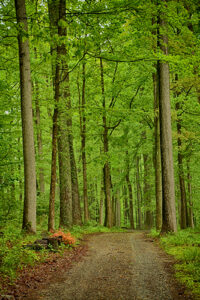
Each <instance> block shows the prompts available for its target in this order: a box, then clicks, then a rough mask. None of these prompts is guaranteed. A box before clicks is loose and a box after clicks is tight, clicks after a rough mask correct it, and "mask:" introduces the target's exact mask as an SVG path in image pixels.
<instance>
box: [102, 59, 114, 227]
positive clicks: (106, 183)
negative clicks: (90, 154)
mask: <svg viewBox="0 0 200 300" xmlns="http://www.w3.org/2000/svg"><path fill="white" fill-rule="evenodd" d="M100 70H101V90H102V100H103V109H104V111H103V128H104V132H103V145H104V154H105V156H106V162H105V164H104V193H105V206H106V215H105V222H106V226H107V227H108V228H111V227H112V199H111V181H110V164H109V161H108V157H107V156H108V127H107V120H106V102H105V90H104V73H103V61H102V59H101V58H100Z"/></svg>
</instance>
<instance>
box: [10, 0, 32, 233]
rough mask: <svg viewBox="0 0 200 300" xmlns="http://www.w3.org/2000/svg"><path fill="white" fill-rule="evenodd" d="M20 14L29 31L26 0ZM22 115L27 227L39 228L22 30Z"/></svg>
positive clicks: (27, 61)
mask: <svg viewBox="0 0 200 300" xmlns="http://www.w3.org/2000/svg"><path fill="white" fill-rule="evenodd" d="M15 8H16V17H17V23H18V25H19V28H22V26H23V31H25V32H26V33H27V34H28V23H27V17H26V7H25V0H15ZM18 44H19V65H20V90H21V116H22V136H23V154H24V179H25V181H24V213H23V226H22V227H23V229H24V230H26V231H27V232H33V233H35V232H36V171H35V150H34V133H33V115H32V86H31V67H30V54H29V40H28V38H25V37H24V34H23V35H22V32H20V29H19V33H18Z"/></svg>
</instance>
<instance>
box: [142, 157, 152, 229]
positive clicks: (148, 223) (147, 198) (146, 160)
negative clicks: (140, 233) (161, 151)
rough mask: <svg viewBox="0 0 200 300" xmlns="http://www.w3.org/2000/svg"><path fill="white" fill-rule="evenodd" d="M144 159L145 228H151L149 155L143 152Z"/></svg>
mask: <svg viewBox="0 0 200 300" xmlns="http://www.w3.org/2000/svg"><path fill="white" fill-rule="evenodd" d="M143 160H144V205H145V210H146V211H145V220H144V222H145V228H146V229H151V228H152V226H153V214H152V211H151V198H150V184H149V157H148V154H143Z"/></svg>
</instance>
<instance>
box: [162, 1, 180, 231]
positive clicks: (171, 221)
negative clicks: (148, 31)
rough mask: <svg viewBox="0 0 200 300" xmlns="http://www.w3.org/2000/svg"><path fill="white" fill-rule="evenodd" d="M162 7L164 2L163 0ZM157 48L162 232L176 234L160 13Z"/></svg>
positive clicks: (164, 40)
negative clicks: (161, 56)
mask: <svg viewBox="0 0 200 300" xmlns="http://www.w3.org/2000/svg"><path fill="white" fill-rule="evenodd" d="M162 3H163V7H165V6H166V1H165V0H163V1H162ZM158 24H159V40H158V43H159V47H160V49H161V51H162V53H163V60H158V81H159V105H160V145H161V164H162V196H163V204H162V207H163V208H162V209H163V222H162V232H168V231H172V232H176V231H177V225H176V208H175V191H174V166H173V152H172V130H171V107H170V81H169V76H170V75H169V64H168V62H167V61H166V60H167V58H165V60H164V57H166V56H167V55H168V37H167V33H166V30H167V23H166V20H165V15H164V13H162V14H161V15H160V16H159V18H158Z"/></svg>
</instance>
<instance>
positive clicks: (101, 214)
mask: <svg viewBox="0 0 200 300" xmlns="http://www.w3.org/2000/svg"><path fill="white" fill-rule="evenodd" d="M103 202H104V188H103V180H101V188H100V208H99V224H100V225H103V223H104V222H103V208H104V205H103Z"/></svg>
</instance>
